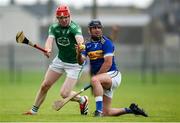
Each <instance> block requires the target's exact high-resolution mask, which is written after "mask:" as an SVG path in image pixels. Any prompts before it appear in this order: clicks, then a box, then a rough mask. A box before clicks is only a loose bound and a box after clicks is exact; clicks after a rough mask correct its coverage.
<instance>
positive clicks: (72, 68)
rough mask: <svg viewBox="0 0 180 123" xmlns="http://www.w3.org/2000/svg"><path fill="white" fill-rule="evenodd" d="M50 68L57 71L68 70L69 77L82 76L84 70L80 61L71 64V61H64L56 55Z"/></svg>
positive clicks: (76, 77)
mask: <svg viewBox="0 0 180 123" xmlns="http://www.w3.org/2000/svg"><path fill="white" fill-rule="evenodd" d="M49 69H51V70H53V71H55V72H57V73H64V72H66V74H67V77H70V78H73V79H78V78H79V76H80V72H81V70H82V66H81V65H79V64H78V63H76V64H71V63H66V62H63V61H61V60H60V59H59V58H58V57H57V56H56V57H55V58H54V60H53V61H52V63H51V64H50V65H49Z"/></svg>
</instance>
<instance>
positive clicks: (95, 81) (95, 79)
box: [91, 76, 98, 86]
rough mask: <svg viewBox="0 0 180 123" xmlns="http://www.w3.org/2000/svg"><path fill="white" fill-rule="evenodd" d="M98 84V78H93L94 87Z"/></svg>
mask: <svg viewBox="0 0 180 123" xmlns="http://www.w3.org/2000/svg"><path fill="white" fill-rule="evenodd" d="M97 83H98V78H97V77H96V76H93V77H92V78H91V85H92V86H93V85H96V84H97Z"/></svg>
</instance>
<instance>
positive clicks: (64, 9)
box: [56, 5, 70, 17]
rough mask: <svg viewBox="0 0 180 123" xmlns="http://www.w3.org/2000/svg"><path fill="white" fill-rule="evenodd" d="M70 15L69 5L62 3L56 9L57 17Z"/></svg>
mask: <svg viewBox="0 0 180 123" xmlns="http://www.w3.org/2000/svg"><path fill="white" fill-rule="evenodd" d="M68 16H70V9H69V7H68V6H67V5H60V6H59V7H58V8H57V9H56V17H68Z"/></svg>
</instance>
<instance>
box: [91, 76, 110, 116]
mask: <svg viewBox="0 0 180 123" xmlns="http://www.w3.org/2000/svg"><path fill="white" fill-rule="evenodd" d="M111 84H112V80H111V77H110V76H109V75H108V74H106V73H103V74H98V75H95V76H93V77H92V79H91V85H92V87H93V94H94V97H95V101H96V111H95V113H94V115H95V116H102V113H103V93H104V92H103V91H104V88H107V89H108V88H110V87H111Z"/></svg>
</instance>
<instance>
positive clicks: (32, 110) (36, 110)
mask: <svg viewBox="0 0 180 123" xmlns="http://www.w3.org/2000/svg"><path fill="white" fill-rule="evenodd" d="M38 109H39V107H37V106H35V105H33V106H32V108H31V112H32V113H37V112H38Z"/></svg>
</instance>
